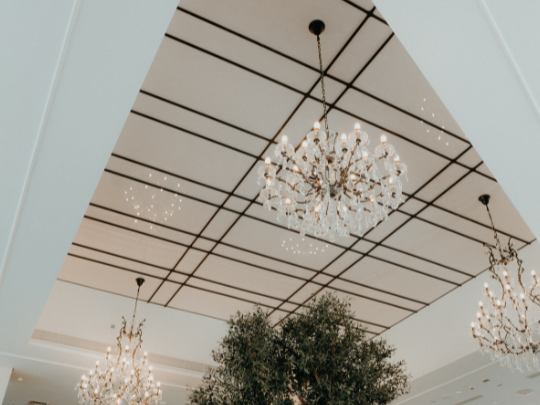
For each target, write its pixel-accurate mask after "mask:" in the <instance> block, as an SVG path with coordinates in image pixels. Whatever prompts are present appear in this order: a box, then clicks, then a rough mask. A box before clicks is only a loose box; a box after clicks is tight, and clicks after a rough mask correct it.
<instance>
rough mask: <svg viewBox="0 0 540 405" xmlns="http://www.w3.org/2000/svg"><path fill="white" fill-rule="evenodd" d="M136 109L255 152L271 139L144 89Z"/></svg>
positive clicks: (206, 136) (241, 148)
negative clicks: (164, 99)
mask: <svg viewBox="0 0 540 405" xmlns="http://www.w3.org/2000/svg"><path fill="white" fill-rule="evenodd" d="M133 111H136V112H138V113H141V114H144V115H148V116H151V117H154V118H156V119H158V120H160V121H164V122H166V123H168V124H171V125H174V126H175V127H178V128H182V129H183V130H184V131H186V132H193V133H195V134H197V135H200V136H202V137H205V138H208V139H212V140H214V141H217V142H219V143H223V144H226V145H229V146H231V147H233V148H236V149H240V150H243V151H245V152H247V153H250V154H252V155H255V156H258V155H259V154H260V153H261V152H262V151H263V149H264V148H265V147H266V145H268V141H267V140H266V139H264V138H263V137H257V136H254V134H251V133H248V132H245V131H242V130H240V129H238V128H235V127H234V126H232V125H225V124H224V123H222V122H220V121H219V120H215V119H211V118H208V117H206V116H204V115H202V114H197V113H195V112H193V111H190V110H189V109H187V108H182V107H179V106H177V105H174V104H172V103H167V102H166V101H163V100H160V99H159V98H156V97H152V96H150V95H147V94H144V93H139V94H138V95H137V99H136V100H135V104H134V105H133ZM255 135H257V134H255Z"/></svg>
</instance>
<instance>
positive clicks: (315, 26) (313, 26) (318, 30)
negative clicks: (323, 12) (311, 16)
mask: <svg viewBox="0 0 540 405" xmlns="http://www.w3.org/2000/svg"><path fill="white" fill-rule="evenodd" d="M324 28H325V25H324V23H323V22H322V21H321V20H313V21H312V22H310V23H309V31H310V32H311V33H312V34H315V35H317V36H319V35H321V34H322V33H323V31H324Z"/></svg>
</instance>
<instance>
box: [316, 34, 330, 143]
mask: <svg viewBox="0 0 540 405" xmlns="http://www.w3.org/2000/svg"><path fill="white" fill-rule="evenodd" d="M317 47H318V49H319V68H320V70H321V89H322V103H323V111H324V130H325V133H326V135H328V134H329V131H328V117H327V107H326V92H325V90H324V70H323V63H322V51H321V37H320V36H319V35H317Z"/></svg>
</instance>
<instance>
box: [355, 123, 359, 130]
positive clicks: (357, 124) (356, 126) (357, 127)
mask: <svg viewBox="0 0 540 405" xmlns="http://www.w3.org/2000/svg"><path fill="white" fill-rule="evenodd" d="M354 130H355V131H360V123H359V122H357V123H356V124H354Z"/></svg>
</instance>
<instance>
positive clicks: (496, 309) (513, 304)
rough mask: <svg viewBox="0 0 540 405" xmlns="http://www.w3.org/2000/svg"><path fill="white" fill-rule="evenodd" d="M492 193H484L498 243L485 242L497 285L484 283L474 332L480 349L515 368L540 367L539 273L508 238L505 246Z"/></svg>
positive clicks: (473, 325)
mask: <svg viewBox="0 0 540 405" xmlns="http://www.w3.org/2000/svg"><path fill="white" fill-rule="evenodd" d="M489 199H490V197H489V195H482V196H480V198H479V200H480V201H481V202H482V203H483V204H484V205H485V206H486V209H487V212H488V215H489V220H490V222H491V229H492V230H493V235H494V238H495V242H496V245H495V246H491V245H485V246H486V247H487V252H486V253H487V255H488V257H489V272H490V273H491V278H492V280H493V289H491V288H490V286H489V284H488V283H485V284H484V288H485V290H484V298H483V300H482V301H480V303H479V305H480V308H479V310H478V313H477V314H476V315H477V321H476V322H473V323H472V324H471V328H472V335H473V337H474V338H475V339H476V341H477V343H478V344H479V346H480V350H481V351H482V352H485V353H489V354H491V356H492V359H493V360H500V361H501V363H502V364H503V365H504V364H506V365H507V366H508V367H509V368H511V369H512V370H520V371H523V367H526V368H527V369H529V370H531V369H538V370H540V362H539V359H538V355H539V354H540V317H539V313H538V310H539V307H540V290H539V287H540V286H539V283H538V279H537V277H536V273H535V271H534V270H532V271H531V272H530V273H529V274H526V273H525V269H524V268H523V261H522V260H520V258H519V257H518V252H517V250H516V249H515V248H514V246H513V245H512V243H511V241H510V240H509V241H508V245H507V246H502V245H501V242H500V241H499V236H498V234H497V231H496V230H495V226H494V225H493V219H492V217H491V212H490V210H489V205H488V204H489Z"/></svg>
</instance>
